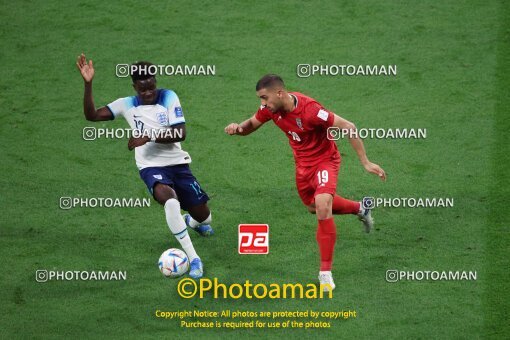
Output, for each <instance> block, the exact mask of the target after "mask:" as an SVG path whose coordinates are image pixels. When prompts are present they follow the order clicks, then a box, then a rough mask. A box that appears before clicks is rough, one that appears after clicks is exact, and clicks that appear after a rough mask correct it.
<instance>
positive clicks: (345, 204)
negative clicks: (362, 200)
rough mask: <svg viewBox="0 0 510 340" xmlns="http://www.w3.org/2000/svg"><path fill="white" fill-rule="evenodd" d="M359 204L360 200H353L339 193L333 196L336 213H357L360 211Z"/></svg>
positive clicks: (334, 211) (334, 212)
mask: <svg viewBox="0 0 510 340" xmlns="http://www.w3.org/2000/svg"><path fill="white" fill-rule="evenodd" d="M359 206H360V204H359V202H356V201H351V200H348V199H345V198H343V197H340V196H338V195H335V197H333V214H335V215H343V214H357V213H359Z"/></svg>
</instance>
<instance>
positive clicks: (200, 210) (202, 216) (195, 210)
mask: <svg viewBox="0 0 510 340" xmlns="http://www.w3.org/2000/svg"><path fill="white" fill-rule="evenodd" d="M188 212H189V214H190V215H191V217H192V218H193V219H194V220H195V221H197V222H199V223H203V222H205V220H206V219H208V218H209V217H210V216H211V210H209V207H208V206H207V203H203V204H199V205H195V206H192V207H189V209H188ZM209 223H210V221H209Z"/></svg>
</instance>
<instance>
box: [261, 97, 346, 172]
mask: <svg viewBox="0 0 510 340" xmlns="http://www.w3.org/2000/svg"><path fill="white" fill-rule="evenodd" d="M289 93H290V94H291V95H293V96H294V97H295V98H296V100H297V104H296V108H295V109H294V110H293V111H291V112H276V113H273V112H271V111H270V110H269V109H267V108H266V107H260V109H259V110H258V111H257V113H256V115H255V118H257V120H259V121H260V122H263V123H265V122H267V121H269V120H271V119H272V120H273V122H274V123H275V124H276V125H277V126H278V127H279V128H280V129H281V130H282V131H283V132H284V133H285V134H286V135H287V137H288V138H289V144H290V146H291V147H292V151H293V153H294V160H295V162H296V165H297V166H304V167H308V166H314V165H317V164H318V163H319V162H320V161H322V160H324V159H331V158H332V157H339V153H338V148H337V147H336V143H335V141H333V140H329V139H328V138H327V129H328V128H329V127H331V126H333V121H334V115H333V113H332V112H330V111H328V110H326V109H325V108H324V107H323V106H322V105H321V104H319V103H318V102H317V101H315V99H313V98H310V97H307V96H305V95H304V94H301V93H298V92H289Z"/></svg>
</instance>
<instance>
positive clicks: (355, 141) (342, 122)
mask: <svg viewBox="0 0 510 340" xmlns="http://www.w3.org/2000/svg"><path fill="white" fill-rule="evenodd" d="M333 126H335V127H337V128H339V129H341V130H346V131H351V132H356V126H355V125H354V124H353V123H351V122H349V121H348V120H346V119H344V118H342V117H340V116H338V115H335V120H334V122H333ZM347 135H348V136H349V142H350V143H351V146H352V148H353V149H354V151H356V153H357V154H358V158H359V160H360V162H361V164H362V165H363V167H364V168H365V170H366V171H368V172H370V173H373V174H375V175H377V176H379V177H380V178H381V179H382V180H383V181H385V180H386V173H385V172H384V170H383V169H382V168H381V167H380V166H379V165H377V164H375V163H372V162H370V161H369V160H368V157H367V153H366V151H365V146H364V145H363V141H362V140H361V139H360V138H358V136H357V134H356V133H348V134H347Z"/></svg>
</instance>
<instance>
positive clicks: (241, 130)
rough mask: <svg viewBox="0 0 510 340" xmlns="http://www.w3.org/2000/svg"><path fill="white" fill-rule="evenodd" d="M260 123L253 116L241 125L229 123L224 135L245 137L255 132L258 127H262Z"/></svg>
mask: <svg viewBox="0 0 510 340" xmlns="http://www.w3.org/2000/svg"><path fill="white" fill-rule="evenodd" d="M262 124H264V123H262V122H261V121H259V120H258V119H257V118H255V115H253V116H252V117H250V118H248V119H247V120H245V121H244V122H242V123H241V124H237V123H231V124H229V125H227V126H226V127H225V133H227V134H229V135H231V136H233V135H239V136H246V135H249V134H250V133H252V132H254V131H255V130H257V129H258V128H259V127H261V126H262Z"/></svg>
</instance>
